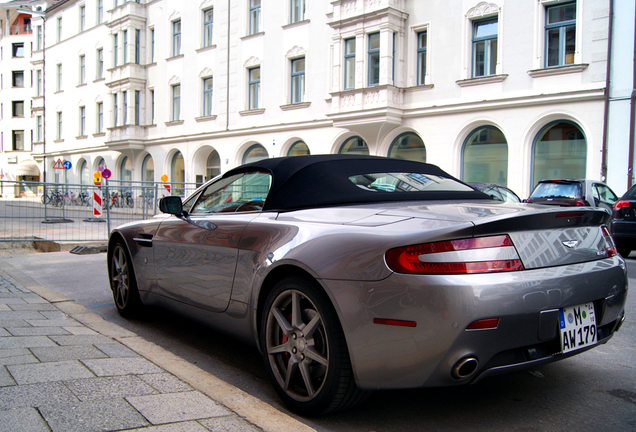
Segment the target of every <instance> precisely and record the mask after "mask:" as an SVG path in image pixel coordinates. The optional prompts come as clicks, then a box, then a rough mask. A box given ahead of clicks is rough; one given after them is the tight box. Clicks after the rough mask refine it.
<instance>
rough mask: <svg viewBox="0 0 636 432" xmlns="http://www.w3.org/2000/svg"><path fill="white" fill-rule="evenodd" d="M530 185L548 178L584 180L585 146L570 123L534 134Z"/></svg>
mask: <svg viewBox="0 0 636 432" xmlns="http://www.w3.org/2000/svg"><path fill="white" fill-rule="evenodd" d="M532 156H533V158H532V165H533V166H532V184H533V185H534V184H536V183H537V182H538V181H540V180H544V179H550V178H572V179H576V178H585V172H586V170H585V166H586V164H587V143H586V140H585V136H584V135H583V132H582V131H581V129H580V128H579V127H578V126H577V125H576V124H574V123H571V122H569V121H556V122H553V123H550V124H548V125H546V126H545V127H544V128H543V129H541V131H540V132H539V133H538V134H537V137H536V139H535V142H534V149H533V153H532Z"/></svg>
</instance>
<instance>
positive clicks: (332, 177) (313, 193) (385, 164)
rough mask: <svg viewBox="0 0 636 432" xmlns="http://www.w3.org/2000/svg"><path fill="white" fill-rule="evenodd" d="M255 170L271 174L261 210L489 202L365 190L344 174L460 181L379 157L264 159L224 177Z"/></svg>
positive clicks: (465, 195) (471, 194) (467, 194)
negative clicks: (458, 201)
mask: <svg viewBox="0 0 636 432" xmlns="http://www.w3.org/2000/svg"><path fill="white" fill-rule="evenodd" d="M254 171H267V172H270V173H271V174H272V179H273V180H272V185H271V188H270V191H269V194H268V195H267V199H266V200H265V204H264V206H263V210H264V211H289V210H298V209H303V208H315V207H329V206H339V205H347V204H364V203H374V202H387V201H417V200H449V199H453V200H469V199H487V200H491V198H490V197H489V196H488V195H486V194H484V193H482V192H479V191H477V190H471V191H418V192H408V193H394V192H382V191H376V192H369V191H367V190H363V189H361V188H360V187H358V186H356V184H354V183H353V182H352V181H350V180H349V177H351V176H355V175H361V174H375V173H418V174H425V175H426V174H427V175H434V176H439V177H443V178H447V179H452V180H455V181H458V182H459V180H457V179H456V178H454V177H453V176H451V175H450V174H447V173H446V172H444V171H443V170H442V169H440V168H439V167H438V166H436V165H430V164H426V163H421V162H413V161H408V160H403V159H391V158H386V157H379V156H363V155H311V156H292V157H282V158H273V159H263V160H260V161H257V162H252V163H249V164H246V165H241V166H239V167H237V168H234V169H232V170H230V171H228V172H226V173H225V174H224V175H223V177H224V178H225V177H229V176H232V175H235V174H239V173H245V172H254ZM460 183H461V182H460Z"/></svg>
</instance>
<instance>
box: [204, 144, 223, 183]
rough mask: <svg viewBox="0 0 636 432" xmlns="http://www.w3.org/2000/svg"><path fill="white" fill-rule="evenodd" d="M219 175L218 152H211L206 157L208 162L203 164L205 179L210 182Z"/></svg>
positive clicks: (219, 159) (219, 162) (219, 160)
mask: <svg viewBox="0 0 636 432" xmlns="http://www.w3.org/2000/svg"><path fill="white" fill-rule="evenodd" d="M219 174H221V158H220V157H219V152H217V151H216V150H214V151H212V153H210V155H209V156H208V160H207V162H206V163H205V179H206V180H210V179H211V178H214V177H216V176H218V175H219Z"/></svg>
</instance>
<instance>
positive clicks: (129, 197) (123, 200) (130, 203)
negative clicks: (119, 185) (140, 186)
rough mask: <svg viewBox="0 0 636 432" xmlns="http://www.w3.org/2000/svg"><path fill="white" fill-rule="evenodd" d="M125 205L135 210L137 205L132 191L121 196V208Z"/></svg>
mask: <svg viewBox="0 0 636 432" xmlns="http://www.w3.org/2000/svg"><path fill="white" fill-rule="evenodd" d="M124 203H125V204H126V205H127V206H128V207H129V208H133V207H134V205H135V201H134V200H133V197H132V191H126V192H122V196H121V206H122V207H123V206H124Z"/></svg>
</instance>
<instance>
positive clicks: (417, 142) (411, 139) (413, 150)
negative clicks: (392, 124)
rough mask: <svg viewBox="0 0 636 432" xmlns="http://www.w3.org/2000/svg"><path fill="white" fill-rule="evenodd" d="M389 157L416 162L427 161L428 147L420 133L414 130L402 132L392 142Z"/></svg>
mask: <svg viewBox="0 0 636 432" xmlns="http://www.w3.org/2000/svg"><path fill="white" fill-rule="evenodd" d="M389 157H390V158H394V159H406V160H410V161H415V162H426V147H425V146H424V141H422V138H420V137H419V135H417V134H415V133H413V132H405V133H403V134H400V135H399V136H398V137H397V138H395V139H394V140H393V142H392V143H391V148H390V149H389Z"/></svg>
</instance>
